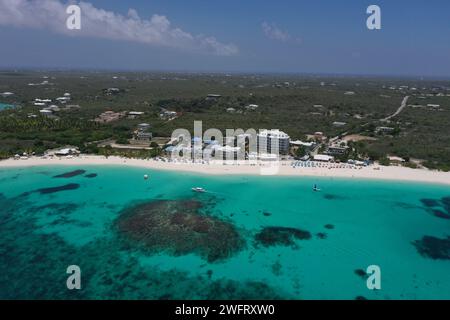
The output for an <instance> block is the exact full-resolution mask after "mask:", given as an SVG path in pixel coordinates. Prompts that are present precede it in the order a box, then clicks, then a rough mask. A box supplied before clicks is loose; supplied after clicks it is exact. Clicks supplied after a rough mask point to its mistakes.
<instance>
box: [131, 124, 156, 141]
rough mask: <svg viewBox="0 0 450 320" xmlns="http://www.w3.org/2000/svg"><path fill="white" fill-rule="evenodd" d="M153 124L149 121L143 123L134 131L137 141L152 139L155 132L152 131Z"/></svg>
mask: <svg viewBox="0 0 450 320" xmlns="http://www.w3.org/2000/svg"><path fill="white" fill-rule="evenodd" d="M150 128H151V125H150V124H148V123H141V124H139V125H138V128H137V130H136V131H135V132H134V139H135V140H137V141H144V142H148V141H150V140H152V138H153V134H152V133H151V132H150Z"/></svg>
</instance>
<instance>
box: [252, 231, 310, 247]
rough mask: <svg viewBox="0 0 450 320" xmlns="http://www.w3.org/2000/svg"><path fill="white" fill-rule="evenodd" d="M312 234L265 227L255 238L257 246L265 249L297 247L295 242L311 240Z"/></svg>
mask: <svg viewBox="0 0 450 320" xmlns="http://www.w3.org/2000/svg"><path fill="white" fill-rule="evenodd" d="M309 239H311V233H310V232H309V231H303V230H300V229H296V228H288V227H265V228H263V229H262V230H261V231H260V232H258V233H257V234H256V236H255V241H256V244H257V245H258V244H260V245H263V246H264V247H271V246H295V240H309Z"/></svg>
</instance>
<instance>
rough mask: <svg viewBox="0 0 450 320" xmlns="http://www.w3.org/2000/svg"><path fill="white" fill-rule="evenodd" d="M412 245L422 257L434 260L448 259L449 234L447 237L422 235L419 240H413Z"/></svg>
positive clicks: (449, 257)
mask: <svg viewBox="0 0 450 320" xmlns="http://www.w3.org/2000/svg"><path fill="white" fill-rule="evenodd" d="M413 245H414V246H415V247H416V249H417V251H418V252H419V253H420V254H421V255H422V256H424V257H427V258H431V259H434V260H450V236H449V237H447V239H445V238H444V239H439V238H436V237H432V236H424V237H423V238H422V239H421V240H416V241H414V242H413Z"/></svg>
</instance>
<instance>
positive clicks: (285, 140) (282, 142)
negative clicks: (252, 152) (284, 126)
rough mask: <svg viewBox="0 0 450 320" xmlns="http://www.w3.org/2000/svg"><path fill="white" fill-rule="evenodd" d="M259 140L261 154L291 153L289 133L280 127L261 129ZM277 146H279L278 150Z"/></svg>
mask: <svg viewBox="0 0 450 320" xmlns="http://www.w3.org/2000/svg"><path fill="white" fill-rule="evenodd" d="M257 141H258V152H259V153H260V154H263V153H267V154H272V153H278V154H280V155H286V154H288V153H289V143H290V141H291V138H290V137H289V135H288V134H286V133H284V132H283V131H280V130H278V129H272V130H266V129H262V130H260V131H259V133H258V136H257ZM272 146H273V150H272ZM276 146H278V150H277V147H276Z"/></svg>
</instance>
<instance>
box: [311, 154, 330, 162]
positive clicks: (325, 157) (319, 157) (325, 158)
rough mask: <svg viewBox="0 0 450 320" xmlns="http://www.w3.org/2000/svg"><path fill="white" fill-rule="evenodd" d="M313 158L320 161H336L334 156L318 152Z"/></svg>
mask: <svg viewBox="0 0 450 320" xmlns="http://www.w3.org/2000/svg"><path fill="white" fill-rule="evenodd" d="M313 159H314V161H320V162H333V161H334V157H333V156H329V155H326V154H316V155H315V156H314V158H313Z"/></svg>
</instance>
